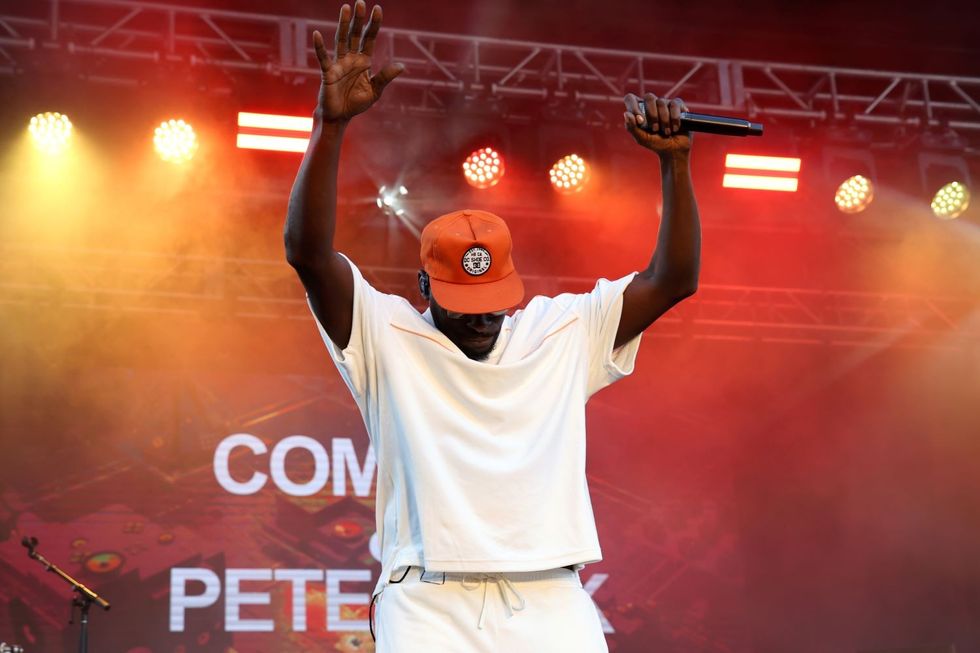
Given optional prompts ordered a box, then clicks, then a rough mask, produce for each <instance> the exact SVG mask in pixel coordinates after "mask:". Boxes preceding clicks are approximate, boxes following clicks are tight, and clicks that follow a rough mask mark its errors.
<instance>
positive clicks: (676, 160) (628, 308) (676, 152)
mask: <svg viewBox="0 0 980 653" xmlns="http://www.w3.org/2000/svg"><path fill="white" fill-rule="evenodd" d="M645 100H646V115H643V114H642V113H641V112H640V106H639V98H638V97H637V96H635V95H633V94H632V93H630V94H628V95H627V96H626V97H625V102H626V113H625V114H624V118H625V121H626V129H627V130H628V131H629V133H630V134H631V135H632V136H633V139H634V140H635V141H636V142H637V143H638V144H640V145H641V146H643V147H645V148H647V149H648V150H651V151H652V152H654V153H655V154H657V156H658V158H659V159H660V179H661V184H662V186H663V200H664V207H663V218H662V220H661V222H660V232H659V234H658V235H657V246H656V249H655V250H654V253H653V257H652V258H651V260H650V265H648V266H647V268H646V269H645V270H643V271H642V272H640V273H639V274H638V275H637V276H635V277H633V281H631V282H630V284H629V286H627V287H626V290H625V291H624V293H623V313H622V317H621V318H620V321H619V330H618V331H617V332H616V341H615V344H614V347H619V346H620V345H622V344H624V343H626V342H629V341H630V340H632V339H633V338H634V337H636V336H637V335H639V334H640V333H642V332H643V330H644V329H646V328H647V327H648V326H650V325H651V324H653V322H654V320H656V319H657V318H658V317H660V316H661V315H663V314H664V313H666V312H667V310H668V309H670V307H671V306H673V305H674V304H676V303H678V302H679V301H681V300H682V299H684V298H685V297H689V296H691V295H693V294H694V293H695V291H697V288H698V272H699V270H700V267H701V224H700V221H699V218H698V205H697V201H696V200H695V199H694V187H693V186H692V185H691V165H690V155H691V136H690V135H688V134H684V133H681V132H680V113H681V111H687V107H685V106H684V102H683V101H681V100H680V99H676V98H675V99H673V100H669V99H667V98H657V97H656V96H655V95H653V94H652V93H647V95H646V97H645ZM644 121H648V122H649V126H650V127H651V128H652V129H653V131H654V133H653V134H650V133H648V132H646V131H643V130H642V129H641V128H640V125H642V124H643V122H644Z"/></svg>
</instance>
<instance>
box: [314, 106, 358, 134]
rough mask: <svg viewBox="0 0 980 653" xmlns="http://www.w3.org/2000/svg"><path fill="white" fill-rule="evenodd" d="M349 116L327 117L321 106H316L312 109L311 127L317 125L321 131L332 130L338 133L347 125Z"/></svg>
mask: <svg viewBox="0 0 980 653" xmlns="http://www.w3.org/2000/svg"><path fill="white" fill-rule="evenodd" d="M349 122H350V118H327V117H326V116H325V115H324V111H323V108H322V107H319V106H318V107H317V108H316V109H315V110H314V111H313V128H314V129H316V128H317V127H319V128H320V129H321V130H323V131H332V132H335V133H337V134H338V135H339V134H340V133H342V132H343V131H344V128H345V127H347V123H349Z"/></svg>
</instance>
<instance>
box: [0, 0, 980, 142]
mask: <svg viewBox="0 0 980 653" xmlns="http://www.w3.org/2000/svg"><path fill="white" fill-rule="evenodd" d="M314 28H317V29H320V30H321V31H323V32H324V34H326V35H328V36H329V35H331V34H333V32H334V30H335V24H334V23H331V22H325V21H320V20H314V19H311V18H303V17H298V16H277V15H271V14H257V13H244V12H234V11H226V10H220V9H216V8H215V9H209V8H200V7H181V6H176V5H169V4H165V3H158V2H142V1H122V0H49V1H48V2H17V3H7V5H6V8H4V9H0V73H5V74H8V75H14V74H22V73H26V72H30V71H32V70H43V69H45V67H46V66H48V65H49V59H50V57H52V56H60V63H59V65H60V66H74V67H75V71H74V72H76V74H79V75H80V76H83V77H85V78H87V79H92V80H96V81H116V82H122V83H141V82H146V81H147V76H148V75H149V73H148V70H150V71H152V70H153V68H155V67H157V68H159V67H161V66H167V67H168V68H167V69H168V70H169V69H170V68H169V67H170V66H173V65H178V66H186V67H190V68H217V69H221V70H222V71H224V72H225V73H226V77H227V78H228V79H230V80H234V79H236V78H241V77H245V78H248V79H251V78H250V77H249V75H255V74H257V75H260V76H265V77H275V78H281V79H282V80H283V81H284V82H288V83H294V82H297V81H304V80H311V79H315V78H316V76H317V75H318V74H319V71H318V69H317V68H315V67H314V64H315V57H314V55H313V51H312V47H311V38H310V34H311V33H312V30H313V29H314ZM377 54H378V55H379V58H380V59H387V58H394V59H395V60H398V61H401V62H403V63H405V64H406V66H407V70H406V72H405V74H403V75H402V77H401V78H400V79H399V81H398V84H397V85H395V86H396V87H397V88H399V89H401V90H400V91H398V92H397V93H395V98H396V101H397V102H399V103H400V104H401V105H402V108H403V109H406V110H409V109H410V110H416V111H431V112H440V111H445V110H447V109H448V108H449V107H451V106H456V104H457V103H458V102H459V101H461V100H462V101H467V100H470V101H473V100H490V101H496V102H500V101H503V100H507V101H508V102H507V106H506V107H505V108H503V109H501V111H502V112H503V115H505V116H506V117H508V118H510V119H513V120H520V119H521V118H524V119H529V118H530V117H531V115H532V114H531V113H529V112H528V108H529V107H532V108H534V107H536V109H537V113H535V114H533V115H540V111H541V109H542V108H549V107H550V108H551V110H553V111H555V112H566V113H567V112H568V108H569V102H570V101H571V102H572V103H573V105H572V106H575V107H576V108H577V109H578V110H579V111H580V112H581V114H582V118H583V119H585V120H586V121H593V122H602V123H604V124H605V123H607V122H608V119H609V115H610V114H611V113H612V111H613V109H615V110H616V111H618V109H619V107H620V105H621V102H622V94H623V92H624V91H625V90H627V89H632V90H639V91H651V92H654V93H657V94H658V95H666V96H675V95H676V96H681V97H683V98H685V100H686V101H687V103H688V105H689V106H690V107H691V108H692V109H694V110H700V111H707V112H718V113H731V114H739V115H747V116H750V117H753V118H759V119H763V118H767V117H771V118H780V119H785V120H789V121H802V122H805V123H807V124H811V123H812V122H814V121H816V122H824V123H826V122H831V121H848V120H853V121H854V122H856V123H859V124H866V125H894V126H903V125H904V126H908V127H911V128H915V129H917V130H921V129H922V128H923V127H926V126H928V127H931V128H939V129H943V128H946V127H949V128H952V129H953V130H956V132H958V133H959V134H960V135H961V137H962V138H964V139H966V140H967V141H969V142H973V143H976V142H978V141H980V78H978V77H964V76H954V75H938V74H937V75H927V74H920V73H907V72H895V71H887V70H865V69H858V68H838V67H826V66H811V65H798V64H793V63H785V62H767V61H746V60H737V59H718V58H709V57H690V56H675V55H667V54H658V53H652V52H634V51H626V50H611V49H601V48H587V47H578V46H574V45H559V44H554V43H537V42H529V41H515V40H506V39H494V38H484V37H479V36H468V35H459V34H444V33H435V32H427V31H417V30H406V29H398V28H397V27H386V28H385V29H384V31H383V32H382V38H381V39H380V40H379V45H378V52H377ZM46 57H47V58H46ZM69 58H70V59H69ZM154 65H156V66H154ZM393 88H394V87H393ZM216 90H221V89H216ZM511 100H515V102H510V101H511ZM516 100H521V101H524V102H516ZM490 108H494V107H493V105H492V104H491V105H490Z"/></svg>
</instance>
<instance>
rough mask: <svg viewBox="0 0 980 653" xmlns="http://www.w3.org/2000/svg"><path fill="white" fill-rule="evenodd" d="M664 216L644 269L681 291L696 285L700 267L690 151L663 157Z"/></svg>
mask: <svg viewBox="0 0 980 653" xmlns="http://www.w3.org/2000/svg"><path fill="white" fill-rule="evenodd" d="M660 175H661V183H662V186H663V218H662V220H661V222H660V231H659V233H658V235H657V248H656V251H655V252H654V256H653V258H652V259H651V261H650V265H649V267H648V268H647V269H646V270H645V271H644V272H643V274H644V276H648V277H650V278H651V279H653V280H656V281H657V283H658V284H659V285H661V286H663V287H668V288H676V289H677V292H678V293H679V294H691V293H693V292H694V291H695V290H696V289H697V285H698V274H699V271H700V268H701V222H700V218H699V216H698V205H697V200H696V199H695V197H694V186H693V184H692V182H691V165H690V152H675V153H670V154H665V155H664V156H662V157H661V159H660Z"/></svg>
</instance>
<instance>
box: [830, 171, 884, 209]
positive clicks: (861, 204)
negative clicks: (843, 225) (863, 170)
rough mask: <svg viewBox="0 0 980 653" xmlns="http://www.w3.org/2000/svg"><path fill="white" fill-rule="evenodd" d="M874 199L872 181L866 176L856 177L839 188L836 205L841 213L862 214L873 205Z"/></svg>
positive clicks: (835, 196)
mask: <svg viewBox="0 0 980 653" xmlns="http://www.w3.org/2000/svg"><path fill="white" fill-rule="evenodd" d="M874 198H875V193H874V184H872V183H871V180H870V179H868V178H867V177H865V176H864V175H854V176H853V177H849V178H848V179H845V180H844V182H843V183H842V184H841V185H840V186H838V187H837V194H836V195H834V203H836V204H837V208H838V209H839V210H840V212H841V213H860V212H861V211H863V210H865V209H866V208H868V206H870V205H871V202H872V201H874Z"/></svg>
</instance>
